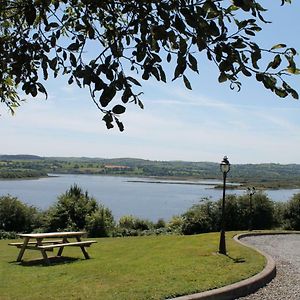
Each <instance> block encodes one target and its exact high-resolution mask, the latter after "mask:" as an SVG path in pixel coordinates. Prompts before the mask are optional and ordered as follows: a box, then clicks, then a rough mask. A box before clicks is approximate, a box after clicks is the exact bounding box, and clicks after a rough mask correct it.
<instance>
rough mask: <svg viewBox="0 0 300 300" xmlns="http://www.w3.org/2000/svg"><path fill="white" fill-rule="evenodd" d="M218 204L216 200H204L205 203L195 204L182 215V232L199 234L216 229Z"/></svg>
mask: <svg viewBox="0 0 300 300" xmlns="http://www.w3.org/2000/svg"><path fill="white" fill-rule="evenodd" d="M217 212H218V209H217V206H216V203H215V202H212V201H208V200H204V203H199V204H195V205H193V206H192V207H191V208H190V209H189V210H188V211H187V212H186V213H184V214H183V215H182V219H183V223H182V228H181V230H182V233H183V234H197V233H204V232H210V231H216V230H217V228H216V223H218V222H217V221H218V219H219V217H218V216H217Z"/></svg>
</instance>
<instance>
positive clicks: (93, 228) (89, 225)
mask: <svg viewBox="0 0 300 300" xmlns="http://www.w3.org/2000/svg"><path fill="white" fill-rule="evenodd" d="M114 228H115V221H114V217H113V215H112V212H111V210H110V209H108V208H105V207H104V206H103V205H100V206H99V208H98V209H97V210H96V211H94V212H93V213H92V214H91V215H88V216H87V217H86V230H87V232H88V235H89V236H90V237H107V236H110V235H111V234H112V232H113V230H114Z"/></svg>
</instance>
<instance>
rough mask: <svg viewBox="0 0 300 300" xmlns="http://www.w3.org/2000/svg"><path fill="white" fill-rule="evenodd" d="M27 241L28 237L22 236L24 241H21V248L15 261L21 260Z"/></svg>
mask: <svg viewBox="0 0 300 300" xmlns="http://www.w3.org/2000/svg"><path fill="white" fill-rule="evenodd" d="M28 242H29V237H25V238H24V242H23V246H22V248H21V250H20V252H19V255H18V258H17V261H21V260H22V257H23V254H24V252H25V249H26V247H27V244H28Z"/></svg>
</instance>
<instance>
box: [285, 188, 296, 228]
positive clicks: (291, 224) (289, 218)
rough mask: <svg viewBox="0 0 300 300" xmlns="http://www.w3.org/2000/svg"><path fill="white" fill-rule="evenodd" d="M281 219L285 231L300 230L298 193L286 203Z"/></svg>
mask: <svg viewBox="0 0 300 300" xmlns="http://www.w3.org/2000/svg"><path fill="white" fill-rule="evenodd" d="M283 218H284V225H285V228H286V229H292V230H300V193H298V194H295V195H294V196H293V197H292V199H291V200H290V201H289V202H288V203H287V205H286V208H285V210H284V215H283Z"/></svg>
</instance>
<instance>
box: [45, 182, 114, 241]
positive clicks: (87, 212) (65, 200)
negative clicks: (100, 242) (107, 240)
mask: <svg viewBox="0 0 300 300" xmlns="http://www.w3.org/2000/svg"><path fill="white" fill-rule="evenodd" d="M113 227H114V220H113V216H112V213H111V211H110V210H109V209H107V208H105V207H104V206H102V205H100V206H99V205H98V203H97V201H96V200H95V199H94V198H93V197H90V196H89V194H88V192H87V191H86V192H83V190H82V189H81V188H80V187H78V186H77V185H73V186H71V187H70V189H69V190H67V191H66V192H65V193H64V194H62V195H61V196H59V197H58V201H57V202H56V204H55V205H53V206H52V207H51V208H50V209H49V210H48V212H47V225H46V228H47V231H61V230H87V231H88V234H89V235H91V236H93V237H96V236H108V235H109V231H110V230H111V228H113ZM89 230H90V231H91V232H89Z"/></svg>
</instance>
